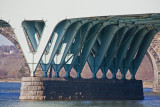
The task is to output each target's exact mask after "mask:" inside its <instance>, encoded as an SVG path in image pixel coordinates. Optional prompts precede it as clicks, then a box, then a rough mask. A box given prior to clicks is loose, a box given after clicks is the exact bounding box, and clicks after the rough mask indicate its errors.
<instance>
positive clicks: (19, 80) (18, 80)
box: [0, 79, 21, 82]
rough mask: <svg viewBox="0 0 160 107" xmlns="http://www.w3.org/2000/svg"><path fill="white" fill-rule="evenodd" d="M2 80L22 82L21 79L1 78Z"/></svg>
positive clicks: (0, 80)
mask: <svg viewBox="0 0 160 107" xmlns="http://www.w3.org/2000/svg"><path fill="white" fill-rule="evenodd" d="M0 82H21V79H0Z"/></svg>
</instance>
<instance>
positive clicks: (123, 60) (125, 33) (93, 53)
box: [0, 14, 160, 92]
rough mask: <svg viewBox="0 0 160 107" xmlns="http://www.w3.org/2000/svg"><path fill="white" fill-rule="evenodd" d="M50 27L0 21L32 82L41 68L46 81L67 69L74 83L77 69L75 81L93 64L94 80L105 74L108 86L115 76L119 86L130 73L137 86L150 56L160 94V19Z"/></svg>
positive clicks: (101, 19)
mask: <svg viewBox="0 0 160 107" xmlns="http://www.w3.org/2000/svg"><path fill="white" fill-rule="evenodd" d="M18 26H21V27H18ZM48 26H49V27H48ZM51 26H52V22H51V21H48V22H45V21H44V20H23V21H22V22H20V21H19V23H9V22H7V21H5V20H0V27H1V29H0V33H1V34H2V35H4V36H5V37H6V38H8V39H9V40H10V41H11V42H13V44H15V46H16V47H17V48H18V49H19V50H20V52H22V53H23V55H24V59H25V61H26V63H27V65H28V68H29V70H30V76H31V77H35V76H36V75H35V72H36V71H37V67H38V65H40V67H41V69H42V71H43V77H52V75H51V74H52V68H53V69H54V72H55V75H54V77H55V78H59V72H60V70H61V69H62V68H63V67H64V69H65V72H66V76H65V78H70V71H71V69H73V68H74V69H75V71H76V73H77V77H76V78H81V72H82V69H83V68H84V65H85V64H86V63H88V65H89V67H90V69H91V72H92V79H96V73H97V72H98V70H101V71H102V73H103V76H102V79H105V80H106V79H107V77H106V73H107V72H108V71H109V70H110V71H111V73H112V80H115V79H116V74H117V72H118V70H120V72H121V74H122V78H121V79H122V80H126V76H125V75H126V73H127V71H128V70H129V71H130V73H131V75H132V77H131V80H135V75H136V72H137V70H138V68H139V66H140V64H141V61H142V59H143V57H144V55H145V54H146V52H147V56H148V57H149V59H150V61H151V62H152V66H153V69H154V86H153V91H155V92H160V85H159V75H160V73H159V69H160V59H159V46H158V42H159V39H158V38H156V37H155V38H154V36H155V35H156V34H157V33H158V32H159V31H160V14H137V15H121V16H120V15H119V16H98V17H81V18H70V19H64V20H62V21H60V22H58V23H57V24H56V26H55V27H54V28H53V27H51ZM14 27H15V28H14ZM153 38H154V39H153ZM152 39H153V42H152V43H151V41H152ZM150 43H151V44H150ZM149 46H150V47H149ZM148 47H149V48H148ZM147 49H148V51H147ZM48 71H50V74H49V73H48ZM32 80H33V78H32V79H31V81H32ZM25 81H26V80H24V82H25ZM116 81H117V80H116ZM101 82H102V81H101ZM102 83H103V82H102ZM111 83H112V82H111ZM67 84H68V83H67ZM126 84H128V83H126ZM129 84H130V83H129ZM136 84H139V83H136ZM96 85H97V84H96Z"/></svg>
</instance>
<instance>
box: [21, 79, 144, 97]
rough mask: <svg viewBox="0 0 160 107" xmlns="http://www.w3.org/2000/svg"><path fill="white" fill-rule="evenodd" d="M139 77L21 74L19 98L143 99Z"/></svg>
mask: <svg viewBox="0 0 160 107" xmlns="http://www.w3.org/2000/svg"><path fill="white" fill-rule="evenodd" d="M142 87H143V86H142V81H141V80H117V79H110V80H108V79H72V78H67V79H64V78H43V77H23V78H22V83H21V94H20V97H19V99H20V100H142V99H144V96H143V88H142Z"/></svg>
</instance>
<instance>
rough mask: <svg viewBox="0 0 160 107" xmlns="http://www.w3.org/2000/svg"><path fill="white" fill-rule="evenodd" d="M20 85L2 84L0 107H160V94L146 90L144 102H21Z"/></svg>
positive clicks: (0, 87) (0, 88)
mask: <svg viewBox="0 0 160 107" xmlns="http://www.w3.org/2000/svg"><path fill="white" fill-rule="evenodd" d="M19 95H20V83H11V82H7V83H3V82H0V107H61V106H63V107H80V106H83V107H85V106H86V107H90V106H92V107H160V94H159V95H158V94H156V93H153V92H152V89H151V88H144V100H122V101H121V100H115V101H112V100H105V101H20V100H19V99H18V97H19Z"/></svg>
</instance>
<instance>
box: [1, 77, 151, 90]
mask: <svg viewBox="0 0 160 107" xmlns="http://www.w3.org/2000/svg"><path fill="white" fill-rule="evenodd" d="M0 82H13V83H16V82H17V83H20V82H21V79H20V78H18V79H17V78H16V79H11V78H9V79H0ZM143 88H153V85H152V82H147V81H144V82H143Z"/></svg>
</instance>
